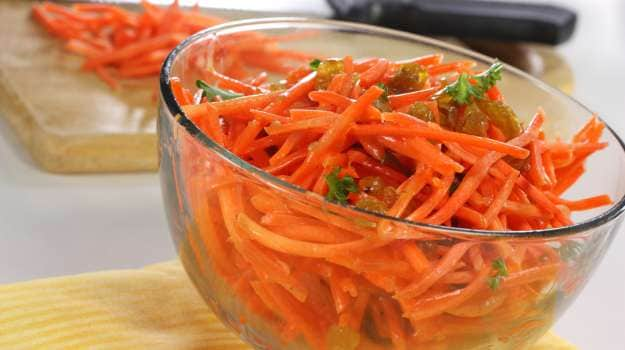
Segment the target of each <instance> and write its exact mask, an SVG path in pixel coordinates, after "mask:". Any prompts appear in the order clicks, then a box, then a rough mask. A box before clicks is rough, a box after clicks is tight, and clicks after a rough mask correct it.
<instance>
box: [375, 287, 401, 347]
mask: <svg viewBox="0 0 625 350" xmlns="http://www.w3.org/2000/svg"><path fill="white" fill-rule="evenodd" d="M380 305H381V306H382V311H383V312H384V317H385V318H386V323H387V325H388V331H389V333H390V334H389V336H390V337H391V341H392V343H393V346H394V348H395V349H397V350H405V349H406V348H407V344H406V341H407V340H406V338H407V337H406V333H405V331H404V327H403V326H402V320H401V315H400V312H398V310H397V308H398V307H397V306H396V305H395V302H394V301H393V300H392V299H390V298H380Z"/></svg>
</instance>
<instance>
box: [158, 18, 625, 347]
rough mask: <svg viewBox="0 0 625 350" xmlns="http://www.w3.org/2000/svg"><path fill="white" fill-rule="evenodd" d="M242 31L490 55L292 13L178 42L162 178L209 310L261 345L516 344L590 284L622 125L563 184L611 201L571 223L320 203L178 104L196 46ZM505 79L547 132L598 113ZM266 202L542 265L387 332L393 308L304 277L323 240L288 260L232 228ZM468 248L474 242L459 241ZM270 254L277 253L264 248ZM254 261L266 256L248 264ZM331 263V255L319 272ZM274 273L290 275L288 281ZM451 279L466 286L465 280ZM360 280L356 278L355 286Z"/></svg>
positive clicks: (165, 112) (618, 168)
mask: <svg viewBox="0 0 625 350" xmlns="http://www.w3.org/2000/svg"><path fill="white" fill-rule="evenodd" d="M250 31H254V32H256V33H262V34H264V35H268V36H271V35H282V34H289V35H291V34H297V35H291V40H289V41H283V42H282V43H281V45H282V46H284V47H287V48H296V49H298V50H304V51H308V52H311V53H316V54H320V55H323V56H326V57H328V56H336V57H342V56H345V55H348V54H349V55H352V56H353V57H367V56H380V57H387V58H391V59H402V58H409V57H415V56H419V55H422V54H428V53H434V52H440V53H443V54H445V57H446V59H447V60H454V59H463V58H470V59H473V60H475V61H476V62H478V68H480V67H486V66H487V65H488V64H489V63H490V62H492V59H490V58H488V57H485V56H482V55H480V54H477V53H474V52H471V51H468V50H465V49H462V48H458V47H455V46H451V45H448V44H445V43H442V42H439V41H436V40H432V39H429V38H425V37H421V36H417V35H412V34H407V33H402V32H398V31H393V30H387V29H382V28H378V27H372V26H367V25H361V24H351V23H343V22H334V21H325V20H311V19H298V18H277V19H262V20H250V21H239V22H231V23H226V24H224V25H221V26H217V27H213V28H211V29H208V30H206V31H203V32H201V33H198V34H196V35H193V36H192V37H190V38H188V39H187V40H185V41H184V42H183V43H181V44H180V45H179V46H178V47H177V48H176V49H175V50H174V51H173V52H172V53H171V54H170V55H169V57H168V58H167V60H166V62H165V64H164V66H163V70H162V73H161V79H160V88H161V97H162V100H161V104H160V109H159V123H158V133H159V140H160V141H159V142H160V174H161V184H162V191H163V197H164V200H165V207H166V211H167V216H168V219H169V224H170V230H171V234H172V236H173V239H174V242H175V244H176V247H177V249H178V251H179V254H180V258H181V260H182V263H183V264H184V266H185V268H186V270H187V272H188V274H189V276H190V277H191V279H192V280H193V282H194V283H195V285H196V287H197V289H198V291H199V292H200V293H201V295H202V297H204V299H205V300H206V301H207V303H208V304H209V305H210V306H211V307H212V309H213V310H214V311H215V313H216V314H217V315H218V316H219V317H220V318H221V319H222V320H223V321H224V322H225V323H227V324H228V325H230V326H231V327H232V328H233V329H234V330H235V331H236V332H238V333H239V334H240V336H241V337H242V338H243V339H245V340H246V341H247V342H249V343H250V344H252V345H253V346H254V347H256V348H258V349H305V348H314V349H321V348H328V349H355V348H359V349H368V348H371V349H387V348H401V347H406V348H419V349H524V348H527V347H528V346H529V345H530V344H532V343H533V342H534V341H536V340H537V339H538V338H539V337H540V336H541V335H543V334H544V333H545V332H546V331H547V330H548V329H549V328H550V327H551V326H552V325H553V323H554V322H555V321H556V320H557V318H558V317H559V316H560V315H561V314H562V313H563V312H564V310H565V309H566V308H567V307H568V306H569V305H570V304H571V302H572V301H573V300H574V299H575V297H576V296H577V295H578V294H579V292H580V291H581V289H582V287H583V286H584V285H585V284H586V282H587V281H588V279H589V277H590V275H591V274H592V272H593V270H594V269H595V268H596V266H597V265H598V264H599V262H600V260H601V258H602V257H603V255H604V254H605V251H606V249H607V248H608V246H609V245H610V242H611V241H612V238H613V237H614V235H615V234H616V232H617V229H618V227H619V226H620V224H621V222H622V219H623V208H624V205H625V199H624V198H623V196H624V193H625V152H624V145H623V143H622V141H621V140H620V139H619V138H618V136H617V135H615V134H614V133H613V132H612V130H610V129H609V128H608V130H607V132H606V133H605V134H604V136H603V139H602V141H606V142H608V143H609V146H608V147H607V148H606V149H605V150H603V151H601V152H599V153H598V154H596V155H595V156H593V157H592V158H591V159H590V160H589V162H588V163H587V172H586V174H585V175H584V176H583V177H582V178H581V179H580V181H579V182H578V183H577V184H576V185H575V186H574V187H573V188H572V189H570V190H569V191H568V192H567V196H568V195H569V194H570V195H571V197H572V198H579V197H584V196H590V195H595V194H601V193H607V194H609V195H610V196H611V197H612V199H613V201H614V204H613V205H612V206H610V207H607V208H600V209H596V210H593V211H590V212H584V213H583V214H579V215H577V216H574V217H573V219H574V220H575V222H576V224H575V225H573V226H569V227H564V228H558V229H548V230H543V231H525V232H495V231H478V230H469V229H461V228H449V227H442V226H435V225H426V224H419V223H414V222H407V221H403V220H398V219H394V218H390V217H385V216H383V215H379V214H372V213H368V212H364V211H362V210H358V209H354V208H350V207H347V206H341V205H337V204H332V203H328V202H326V201H324V199H323V198H321V197H320V196H318V195H316V194H312V193H310V192H306V191H303V190H302V189H300V188H297V187H295V186H293V185H291V184H289V183H286V182H284V181H282V180H280V179H279V178H277V177H274V176H272V175H270V174H268V173H266V172H264V171H262V170H260V169H258V168H255V167H254V166H252V165H250V164H248V163H246V162H244V161H242V160H241V159H239V158H238V157H236V156H235V155H234V154H232V153H231V152H229V151H228V150H226V149H224V148H223V147H221V146H220V145H218V144H216V143H215V142H213V141H212V140H211V139H210V138H208V137H207V136H206V135H205V134H204V133H202V132H201V131H200V130H199V129H198V128H197V127H196V126H195V125H194V124H193V123H192V122H191V121H190V120H189V119H187V118H186V117H185V115H184V114H183V113H182V111H181V108H180V106H179V105H178V104H177V102H176V101H175V99H174V97H173V94H172V91H171V88H170V85H169V79H170V77H174V76H175V77H179V78H181V80H182V83H183V85H185V86H187V87H189V88H193V86H194V82H195V80H196V79H197V78H198V74H199V73H198V71H197V69H193V67H194V66H197V65H198V59H199V60H200V61H201V62H200V65H202V66H205V67H213V68H215V69H217V70H219V69H220V65H221V64H222V63H223V62H224V60H225V59H227V57H228V51H227V50H226V51H224V50H223V47H221V46H220V45H219V43H220V39H221V38H224V37H228V36H230V35H237V34H240V33H244V32H250ZM299 34H301V35H299ZM191 60H193V65H191V64H190V62H191ZM500 89H501V90H502V92H503V93H504V95H505V96H506V101H507V102H508V103H509V104H510V105H511V106H512V107H513V108H514V109H515V111H517V113H518V115H519V116H521V118H524V119H525V121H526V122H527V119H528V118H529V117H530V116H531V115H532V114H533V112H534V111H535V110H536V108H537V106H542V107H543V108H544V109H545V111H546V113H547V115H548V119H547V122H546V125H545V130H546V133H547V134H548V137H555V136H561V137H562V138H564V139H568V138H569V137H570V136H571V135H572V133H573V132H574V130H576V129H578V128H579V127H580V126H581V125H583V124H584V122H585V121H586V120H587V118H589V117H590V115H591V114H592V113H591V111H590V110H589V109H588V108H586V107H584V106H583V105H582V104H580V103H579V102H577V101H575V100H573V99H571V98H570V97H568V96H567V95H565V94H563V93H562V92H560V91H558V90H556V89H554V88H552V87H550V86H547V85H546V84H544V83H542V82H540V81H539V80H537V79H535V78H532V77H530V76H528V75H527V74H525V73H523V72H521V71H519V70H517V69H515V68H512V67H508V66H507V67H506V68H505V72H504V79H503V81H502V82H501V84H500ZM263 201H273V203H278V204H280V203H281V204H283V205H285V206H287V207H288V208H289V210H294V211H297V212H300V213H306V215H307V216H308V219H307V220H306V222H307V224H313V225H318V226H319V227H326V228H327V229H329V230H331V229H335V230H336V229H337V228H338V229H345V230H360V231H361V232H360V233H363V232H365V233H366V232H371V233H372V234H373V237H375V229H376V228H378V227H380V226H382V225H384V227H385V228H386V229H387V230H389V231H387V232H390V234H392V235H394V236H396V237H404V239H403V240H402V242H405V241H410V240H415V241H418V242H419V243H418V244H420V245H421V247H427V245H428V241H431V240H438V241H440V240H444V241H445V242H448V244H449V247H458V246H462V245H463V244H464V245H466V246H467V247H468V246H471V247H475V246H477V247H480V248H479V249H482V250H486V251H489V252H490V254H494V255H495V256H496V255H497V254H519V255H518V256H520V258H519V259H526V258H525V257H527V256H529V258H527V259H530V258H531V259H534V261H535V262H536V263H535V264H536V269H535V270H531V269H530V270H531V271H530V270H522V269H523V267H522V266H521V265H522V264H523V263H521V265H519V266H520V267H519V271H520V272H516V274H515V272H514V271H513V272H511V274H510V276H509V277H508V278H506V279H504V280H503V281H502V282H501V285H500V286H499V288H497V289H496V290H494V291H493V290H491V289H490V288H488V287H487V284H486V283H484V286H483V287H481V288H480V291H479V292H478V294H477V295H478V296H480V298H477V297H474V298H472V299H469V300H468V301H465V302H462V303H461V304H460V305H453V307H451V308H450V307H448V308H446V309H444V311H441V312H436V313H434V315H429V316H428V315H421V316H420V317H418V318H417V319H416V320H412V321H411V322H409V321H408V320H407V319H406V318H400V319H399V320H396V321H397V322H398V324H399V327H400V330H401V331H402V332H403V333H404V334H405V343H404V344H402V342H401V341H397V339H395V341H393V336H392V334H391V336H389V337H386V336H385V333H388V332H391V331H389V329H390V327H389V326H388V324H390V323H392V322H393V321H392V320H391V321H389V319H388V318H384V317H390V316H388V315H389V314H390V313H386V314H385V312H381V313H380V312H379V310H377V311H376V310H373V309H370V308H369V307H368V308H367V309H366V310H364V311H362V312H364V316H363V318H362V320H361V321H360V322H356V324H353V323H350V321H349V319H348V320H347V321H345V319H341V317H339V316H338V315H337V314H336V308H335V304H334V303H333V302H332V300H328V298H327V297H326V298H325V299H324V298H323V297H321V296H327V295H332V293H331V291H329V288H330V287H328V285H329V282H328V280H325V277H324V278H322V279H321V280H319V278H316V279H315V278H312V279H313V280H311V276H312V274H310V273H308V272H307V271H310V269H324V268H325V269H327V268H328V266H335V265H333V264H332V263H330V262H328V261H327V259H325V258H324V256H323V252H318V251H313V249H311V251H310V254H308V255H310V256H309V257H307V258H298V259H297V260H293V259H291V258H290V257H289V256H286V255H284V254H282V253H279V252H276V251H274V250H273V249H271V248H267V247H264V246H261V245H260V244H257V243H256V242H253V243H250V242H251V241H250V240H246V239H245V237H243V236H241V235H240V234H239V233H240V230H241V229H242V227H244V226H245V223H244V222H243V221H242V217H244V216H245V217H246V218H251V219H252V220H256V219H259V216H260V214H259V211H258V210H257V208H258V205H259V203H260V205H261V206H262V203H263ZM256 221H259V220H256ZM259 225H261V224H259ZM261 226H262V225H261ZM376 242H377V241H376ZM373 244H377V243H373V242H372V245H373ZM259 252H260V253H259ZM506 252H508V253H506ZM469 253H470V250H469V252H468V253H463V254H469ZM255 254H256V255H258V256H256V255H255ZM259 254H260V255H259ZM524 254H525V255H524ZM528 254H529V255H528ZM267 255H270V256H273V257H277V258H278V259H281V261H282V262H281V263H280V264H276V263H275V261H273V260H267V261H265V260H263V257H266V256H267ZM248 258H249V259H248ZM348 258H349V257H348ZM463 258H464V257H463ZM521 261H525V260H521ZM251 262H252V263H251ZM359 263H363V264H365V265H366V262H362V261H361V262H359ZM265 264H266V266H265ZM398 264H399V262H398ZM260 265H263V266H264V267H263V269H256V267H257V266H260ZM373 268H375V267H373ZM338 270H339V269H338V268H335V269H334V270H333V269H332V268H331V269H330V272H329V274H330V275H328V276H326V277H327V279H331V278H332V276H331V274H332V273H334V272H332V271H338ZM521 270H522V271H521ZM267 271H273V272H275V273H271V272H270V273H267ZM317 272H319V271H317ZM322 274H323V273H321V275H322ZM363 275H364V272H363ZM315 276H319V275H315ZM365 277H367V278H369V277H371V276H365ZM377 277H378V280H379V279H380V278H382V279H383V278H384V271H382V270H381V271H378V275H377ZM354 278H363V276H355V277H354ZM301 283H305V284H306V285H307V286H309V287H310V286H314V288H317V293H308V294H307V296H305V297H302V296H301V295H300V299H299V300H298V299H297V296H298V292H297V288H298V287H297V286H298V285H299V284H301ZM282 285H287V286H292V290H287V289H288V288H287V289H285V288H283V287H281V286H282ZM259 286H260V287H259ZM311 288H312V287H311ZM457 288H458V289H457V290H458V291H460V290H462V289H463V286H457ZM364 293H365V292H363V291H361V293H360V295H363V294H364ZM366 293H369V298H378V300H379V301H380V302H379V303H378V304H380V305H383V302H385V303H387V304H388V303H390V304H389V305H391V306H390V307H394V308H395V309H397V307H398V305H397V303H396V302H395V301H394V300H393V298H392V294H391V293H387V292H384V291H383V290H382V289H379V288H378V289H373V290H372V291H367V292H366ZM450 293H451V292H450ZM259 295H260V297H259ZM267 295H269V296H268V297H267ZM263 298H264V299H263ZM272 298H274V299H272ZM275 298H279V299H280V300H281V301H282V303H281V304H280V305H281V306H276V305H272V302H271V301H272V300H275ZM350 300H351V302H352V303H351V304H349V305H348V307H353V308H354V309H353V310H356V306H355V305H356V304H358V300H359V299H358V296H354V298H353V299H350ZM384 300H385V301H384ZM302 301H303V302H302ZM443 302H446V301H445V300H443ZM378 304H376V305H378ZM268 305H270V306H268ZM284 305H290V310H296V309H298V308H299V307H300V306H302V305H304V306H305V307H308V308H309V309H308V310H313V311H314V312H315V313H316V314H317V315H318V317H317V319H315V320H314V321H313V322H312V323H311V322H308V323H305V324H304V325H302V324H301V323H298V320H297V319H296V318H293V317H291V316H288V314H289V313H288V310H285V311H284V312H282V311H283V310H279V311H281V312H273V311H274V310H275V308H280V307H284ZM428 305H431V304H428ZM311 308H312V309H311ZM300 311H301V310H300ZM354 312H355V311H354ZM293 314H297V313H296V312H293ZM278 315H281V316H278ZM285 315H287V316H285ZM188 317H193V315H189V316H188ZM380 317H382V321H380ZM400 317H401V315H400ZM380 323H382V324H380ZM384 323H387V325H384ZM385 327H386V329H384V328H385ZM391 333H392V332H391Z"/></svg>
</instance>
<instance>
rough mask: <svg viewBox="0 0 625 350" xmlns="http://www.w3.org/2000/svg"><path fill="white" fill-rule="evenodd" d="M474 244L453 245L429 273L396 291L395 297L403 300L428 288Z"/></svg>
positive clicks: (414, 296)
mask: <svg viewBox="0 0 625 350" xmlns="http://www.w3.org/2000/svg"><path fill="white" fill-rule="evenodd" d="M474 244H475V243H473V242H462V243H458V244H456V245H454V246H453V247H452V248H451V249H450V250H449V252H447V254H446V255H445V256H444V257H443V258H442V259H441V260H440V261H439V263H438V264H436V266H434V267H433V269H432V271H431V272H430V273H429V274H427V275H426V276H424V277H423V278H422V279H420V280H418V281H416V282H414V283H412V284H410V285H409V286H407V287H406V288H404V289H402V290H400V291H399V292H397V293H396V294H395V297H396V298H398V299H399V300H400V301H401V302H404V301H407V300H408V299H412V298H416V297H418V296H419V295H421V294H423V293H424V292H425V291H426V290H427V289H428V288H430V287H431V286H432V285H433V284H434V283H436V281H438V280H439V279H440V278H441V277H443V275H444V274H446V273H447V272H449V271H450V270H451V269H452V268H454V266H455V265H456V263H457V262H458V261H460V259H462V257H463V256H464V254H465V253H466V252H467V250H468V249H469V248H471V247H472V246H473V245H474Z"/></svg>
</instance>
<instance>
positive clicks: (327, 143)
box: [291, 86, 383, 183]
mask: <svg viewBox="0 0 625 350" xmlns="http://www.w3.org/2000/svg"><path fill="white" fill-rule="evenodd" d="M382 93H383V90H382V89H380V88H379V87H377V86H372V87H370V88H369V89H367V91H365V93H364V94H363V95H362V96H361V97H360V98H359V99H358V100H357V101H356V102H355V103H354V104H353V105H351V106H349V107H347V109H345V111H344V112H343V113H341V118H340V119H338V120H336V121H335V122H334V124H333V125H332V126H331V127H330V128H329V129H328V131H327V132H326V133H325V134H323V136H321V138H320V139H319V141H318V143H317V144H316V145H315V147H314V148H313V149H312V150H311V151H310V153H308V156H307V157H306V160H305V161H304V164H302V166H301V167H299V168H298V169H297V170H296V171H295V172H294V173H293V175H291V181H292V182H294V183H297V182H298V181H299V180H301V179H302V177H303V176H304V174H306V173H307V172H309V171H311V170H313V169H314V168H315V167H316V166H317V165H318V164H319V163H320V162H321V160H322V159H321V157H323V156H324V155H325V154H326V152H327V151H329V150H330V149H331V148H334V147H337V143H338V142H339V141H341V138H342V137H343V135H345V134H346V133H347V130H349V128H350V127H351V126H352V123H353V122H354V121H355V120H356V118H358V116H360V115H361V114H362V113H363V112H364V111H365V109H366V108H367V107H368V106H370V105H371V104H372V103H373V101H375V100H376V99H377V98H378V97H380V95H381V94H382Z"/></svg>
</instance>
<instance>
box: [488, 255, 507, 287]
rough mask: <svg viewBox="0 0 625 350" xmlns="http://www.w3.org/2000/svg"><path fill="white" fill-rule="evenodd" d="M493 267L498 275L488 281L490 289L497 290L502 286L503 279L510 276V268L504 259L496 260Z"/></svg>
mask: <svg viewBox="0 0 625 350" xmlns="http://www.w3.org/2000/svg"><path fill="white" fill-rule="evenodd" d="M492 266H493V269H495V271H497V273H496V274H495V276H493V277H490V278H489V279H488V286H489V287H490V289H492V290H496V289H497V288H498V287H499V285H500V284H501V278H502V277H506V276H508V267H507V266H506V262H505V261H504V260H503V259H502V258H499V259H496V260H494V261H493V264H492Z"/></svg>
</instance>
